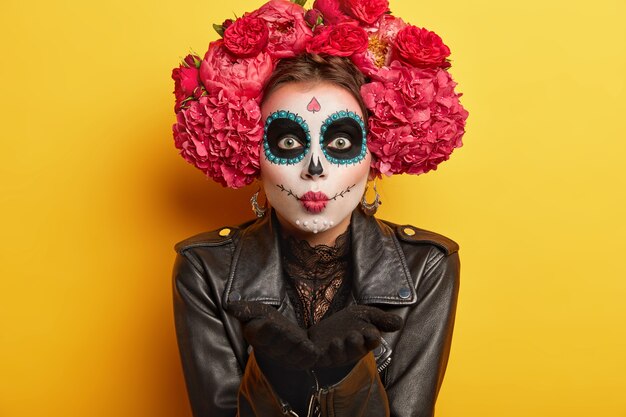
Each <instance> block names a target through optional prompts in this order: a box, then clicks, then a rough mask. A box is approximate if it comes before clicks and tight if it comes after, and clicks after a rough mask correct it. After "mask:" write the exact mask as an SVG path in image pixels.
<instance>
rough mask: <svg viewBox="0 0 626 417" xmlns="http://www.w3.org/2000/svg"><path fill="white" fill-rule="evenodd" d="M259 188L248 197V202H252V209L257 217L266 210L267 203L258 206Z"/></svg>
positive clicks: (263, 214)
mask: <svg viewBox="0 0 626 417" xmlns="http://www.w3.org/2000/svg"><path fill="white" fill-rule="evenodd" d="M260 191H261V189H260V188H259V189H258V190H257V192H256V193H254V194H252V197H250V204H252V211H253V212H254V214H256V216H257V217H258V218H261V217H263V216H265V212H266V211H267V204H266V205H265V206H263V207H261V206H259V200H258V199H259V192H260Z"/></svg>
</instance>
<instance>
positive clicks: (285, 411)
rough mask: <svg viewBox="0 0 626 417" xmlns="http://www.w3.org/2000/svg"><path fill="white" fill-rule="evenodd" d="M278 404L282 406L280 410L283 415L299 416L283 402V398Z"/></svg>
mask: <svg viewBox="0 0 626 417" xmlns="http://www.w3.org/2000/svg"><path fill="white" fill-rule="evenodd" d="M280 406H281V408H282V410H281V411H282V412H283V414H284V415H286V416H291V417H300V416H299V415H298V414H297V413H296V412H295V411H293V410H292V409H291V406H290V405H289V404H287V403H286V402H283V400H280Z"/></svg>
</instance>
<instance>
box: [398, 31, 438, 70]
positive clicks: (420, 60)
mask: <svg viewBox="0 0 626 417" xmlns="http://www.w3.org/2000/svg"><path fill="white" fill-rule="evenodd" d="M394 46H395V54H394V55H395V57H396V58H398V59H399V60H400V61H404V62H406V63H407V64H410V65H412V66H415V67H418V68H437V67H439V68H444V69H445V68H448V67H450V63H449V62H447V61H446V58H447V57H448V56H450V48H448V47H447V46H446V45H445V44H444V43H443V41H442V40H441V38H440V37H439V35H437V34H436V33H435V32H431V31H429V30H427V29H422V28H418V27H415V26H407V27H405V28H404V29H402V30H401V31H400V32H398V36H397V37H396V42H395V45H394Z"/></svg>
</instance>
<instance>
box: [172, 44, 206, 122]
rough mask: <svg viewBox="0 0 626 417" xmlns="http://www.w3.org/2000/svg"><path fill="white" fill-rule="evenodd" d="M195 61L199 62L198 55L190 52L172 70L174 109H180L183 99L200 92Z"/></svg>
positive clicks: (198, 94) (195, 95) (196, 95)
mask: <svg viewBox="0 0 626 417" xmlns="http://www.w3.org/2000/svg"><path fill="white" fill-rule="evenodd" d="M196 62H200V57H199V56H196V55H191V54H190V55H187V56H186V57H185V59H184V60H183V62H182V63H181V65H180V66H179V67H178V68H174V69H173V70H172V79H173V80H174V96H175V97H176V104H175V105H174V111H178V110H180V107H181V105H182V102H183V101H184V100H186V99H188V98H192V97H194V98H197V97H199V96H200V95H201V94H202V93H201V87H200V79H199V78H198V75H199V73H198V69H197V68H196Z"/></svg>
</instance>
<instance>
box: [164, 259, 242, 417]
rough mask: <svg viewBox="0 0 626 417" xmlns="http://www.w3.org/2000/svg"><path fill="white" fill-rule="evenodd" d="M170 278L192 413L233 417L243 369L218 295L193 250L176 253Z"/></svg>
mask: <svg viewBox="0 0 626 417" xmlns="http://www.w3.org/2000/svg"><path fill="white" fill-rule="evenodd" d="M172 278H173V293H174V318H175V324H176V336H177V339H178V348H179V351H180V358H181V361H182V365H183V372H184V374H185V382H186V385H187V392H188V395H189V400H190V403H191V409H192V411H193V415H194V417H233V416H235V415H236V412H237V389H238V387H239V383H240V380H241V374H242V370H241V368H240V366H239V364H238V362H237V359H236V356H235V353H234V351H233V349H232V345H231V343H230V341H229V338H228V335H227V332H226V329H225V325H224V322H223V315H224V312H223V310H222V309H221V308H220V306H219V305H218V304H217V302H216V300H218V299H219V298H217V297H216V296H214V295H212V289H211V288H210V286H209V285H208V283H207V280H206V279H205V278H204V277H203V273H202V272H201V266H200V264H199V262H197V261H195V260H194V257H193V255H192V254H190V253H189V252H183V254H178V255H177V257H176V262H175V264H174V270H173V277H172ZM218 358H219V360H218Z"/></svg>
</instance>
